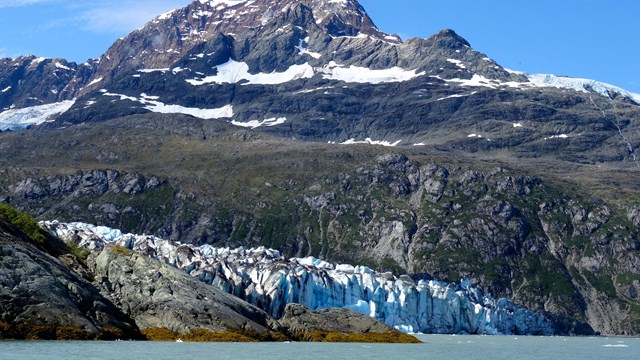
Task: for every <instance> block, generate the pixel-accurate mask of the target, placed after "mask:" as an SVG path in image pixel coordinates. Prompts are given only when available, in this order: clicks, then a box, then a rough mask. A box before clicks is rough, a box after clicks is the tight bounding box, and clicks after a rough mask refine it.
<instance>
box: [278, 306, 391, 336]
mask: <svg viewBox="0 0 640 360" xmlns="http://www.w3.org/2000/svg"><path fill="white" fill-rule="evenodd" d="M280 323H281V324H282V326H284V327H285V328H287V330H289V332H291V333H297V332H303V333H304V332H315V331H328V332H340V333H349V334H354V333H357V334H360V333H396V332H397V330H395V329H393V328H391V327H389V326H388V325H386V324H383V323H381V322H380V321H377V320H375V319H374V318H371V317H369V316H366V315H363V314H360V313H357V312H355V311H352V310H348V309H337V308H334V309H323V310H316V311H312V310H310V309H308V308H306V307H305V306H303V305H299V304H288V305H287V307H286V308H285V310H284V316H283V317H282V318H281V319H280Z"/></svg>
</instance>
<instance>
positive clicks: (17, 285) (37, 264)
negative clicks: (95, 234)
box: [0, 220, 139, 339]
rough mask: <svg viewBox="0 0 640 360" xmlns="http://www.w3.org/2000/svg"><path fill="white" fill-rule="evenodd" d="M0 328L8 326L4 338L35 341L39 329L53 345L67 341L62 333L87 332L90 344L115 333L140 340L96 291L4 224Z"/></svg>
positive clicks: (0, 227)
mask: <svg viewBox="0 0 640 360" xmlns="http://www.w3.org/2000/svg"><path fill="white" fill-rule="evenodd" d="M0 322H2V323H4V324H5V326H6V328H4V329H1V328H0V329H1V330H2V331H0V338H3V337H7V336H8V337H13V338H15V337H18V338H20V337H23V336H24V337H30V336H35V334H33V333H31V330H30V329H34V328H37V327H41V329H42V328H47V329H49V330H48V331H49V332H50V333H43V334H40V336H41V337H44V338H50V339H51V338H53V339H55V338H57V337H60V336H62V335H64V334H59V333H58V334H56V331H57V329H61V328H75V329H76V330H78V331H79V332H86V333H87V334H85V335H84V336H86V337H87V338H99V337H101V336H103V333H104V332H105V331H107V330H115V329H120V330H121V333H119V335H120V336H121V337H125V338H129V337H139V334H138V333H137V328H136V326H135V324H134V323H133V322H132V321H131V320H130V319H129V318H128V317H127V316H126V315H124V314H123V313H122V311H120V310H119V309H118V308H117V307H116V306H114V305H113V304H112V303H111V302H110V301H109V300H108V299H106V298H105V297H104V296H102V295H101V294H100V292H99V291H98V290H97V289H96V288H95V287H93V285H91V284H90V283H89V282H88V281H86V280H84V279H82V278H81V277H80V276H79V275H78V274H77V273H75V272H73V271H71V270H70V269H69V268H68V267H66V266H65V265H64V264H63V263H61V262H60V261H59V260H58V259H56V258H54V257H52V256H50V255H48V254H46V253H44V252H43V251H41V250H39V249H38V248H36V247H35V246H34V245H32V244H30V243H28V242H27V241H26V239H25V237H24V235H23V234H21V233H20V232H19V231H17V230H16V229H15V228H14V227H13V226H12V225H9V224H7V223H5V222H4V221H2V220H0ZM17 328H19V329H20V330H16V329H17ZM120 336H119V337H120Z"/></svg>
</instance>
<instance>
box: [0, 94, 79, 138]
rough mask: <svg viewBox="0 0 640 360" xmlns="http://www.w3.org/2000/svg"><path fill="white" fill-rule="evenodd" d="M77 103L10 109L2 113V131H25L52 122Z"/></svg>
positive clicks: (66, 102) (0, 113)
mask: <svg viewBox="0 0 640 360" xmlns="http://www.w3.org/2000/svg"><path fill="white" fill-rule="evenodd" d="M75 102H76V101H75V100H66V101H62V102H59V103H52V104H45V105H38V106H32V107H27V108H22V109H15V108H11V109H8V110H6V111H3V112H0V130H2V131H4V130H13V131H15V130H23V129H26V128H28V127H29V126H31V125H40V124H42V123H45V122H47V121H52V120H53V119H54V118H55V117H56V116H58V115H60V114H62V113H64V112H66V111H67V110H69V109H70V108H71V106H73V104H74V103H75Z"/></svg>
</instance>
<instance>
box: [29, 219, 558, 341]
mask: <svg viewBox="0 0 640 360" xmlns="http://www.w3.org/2000/svg"><path fill="white" fill-rule="evenodd" d="M41 225H43V226H44V227H46V228H47V229H48V230H49V231H50V232H51V233H52V234H54V235H56V236H58V237H60V238H61V239H63V240H64V241H66V242H70V241H73V242H75V243H76V244H78V245H80V246H84V247H87V248H90V249H101V248H103V247H104V246H105V245H106V244H108V243H113V244H118V245H121V246H125V247H127V248H129V249H131V250H133V251H136V252H139V253H141V254H144V255H147V256H150V257H153V258H157V259H159V260H162V261H164V262H166V263H167V264H170V265H173V266H175V267H177V268H180V269H183V270H184V271H186V272H187V273H189V274H191V275H192V276H194V277H197V278H198V279H199V280H201V281H203V282H205V283H207V284H210V285H212V286H214V287H216V288H218V289H220V290H223V291H225V292H227V293H231V294H233V295H236V296H238V297H240V298H242V299H244V300H246V301H247V302H249V303H251V304H254V305H256V306H258V307H259V308H261V309H263V310H265V311H267V312H269V313H270V314H271V315H272V316H274V317H275V318H279V317H281V316H282V314H283V312H284V308H285V306H286V304H289V303H298V304H302V305H305V306H307V307H309V308H311V309H323V308H331V307H344V308H349V309H352V310H355V311H358V312H360V313H363V314H366V315H369V316H372V317H374V318H376V319H378V320H380V321H383V322H385V323H386V324H388V325H390V326H393V327H395V328H397V329H399V330H401V331H404V332H416V333H417V332H422V333H437V334H457V333H469V334H535V335H551V334H552V333H553V330H552V325H551V322H550V321H549V320H548V319H547V318H545V317H544V316H543V315H541V314H539V313H536V312H533V311H530V310H528V309H525V308H523V307H520V306H517V305H516V304H514V303H513V302H511V301H509V300H506V299H498V300H496V299H494V298H492V297H491V296H487V295H485V294H483V293H482V291H480V290H479V289H478V288H475V287H473V286H472V284H471V283H470V282H469V281H466V280H463V281H461V282H460V283H459V284H458V283H449V284H448V283H445V282H442V281H437V280H417V281H416V280H413V279H412V278H411V277H409V276H406V275H403V276H400V277H396V276H394V275H393V274H391V273H380V272H376V271H373V270H372V269H370V268H368V267H364V266H352V265H346V264H338V265H335V264H331V263H328V262H326V261H322V260H320V259H316V258H313V257H307V258H304V259H299V258H292V259H286V258H284V257H283V256H281V254H280V253H279V252H278V251H277V250H271V249H266V248H264V247H260V248H255V249H244V248H238V249H229V248H215V247H212V246H210V245H203V246H199V247H195V246H192V245H184V244H180V243H173V242H171V241H168V240H163V239H160V238H157V237H155V236H148V235H133V234H123V233H122V232H121V231H119V230H114V229H110V228H106V227H102V226H93V225H88V224H83V223H69V224H65V223H59V222H55V221H54V222H42V223H41Z"/></svg>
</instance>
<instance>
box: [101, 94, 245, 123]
mask: <svg viewBox="0 0 640 360" xmlns="http://www.w3.org/2000/svg"><path fill="white" fill-rule="evenodd" d="M103 95H104V96H114V97H119V98H120V100H121V101H122V100H129V101H133V102H138V103H140V104H142V105H144V108H145V109H147V110H149V111H151V112H154V113H162V114H185V115H191V116H195V117H197V118H200V119H207V120H209V119H222V118H231V117H233V106H231V105H226V106H223V107H221V108H215V109H201V108H191V107H185V106H182V105H167V104H165V103H163V102H160V101H157V100H158V99H159V97H157V96H149V95H147V94H141V95H140V97H139V98H136V97H133V96H127V95H123V94H113V93H110V92H103Z"/></svg>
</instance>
